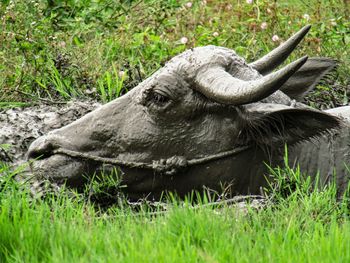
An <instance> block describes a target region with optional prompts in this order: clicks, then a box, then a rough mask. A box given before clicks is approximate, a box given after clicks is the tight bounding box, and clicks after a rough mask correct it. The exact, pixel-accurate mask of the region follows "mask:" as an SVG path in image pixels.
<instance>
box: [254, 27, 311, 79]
mask: <svg viewBox="0 0 350 263" xmlns="http://www.w3.org/2000/svg"><path fill="white" fill-rule="evenodd" d="M310 28H311V26H310V25H307V26H304V27H303V28H302V29H301V30H299V32H297V33H296V34H295V35H293V36H291V37H290V38H289V39H288V40H287V41H286V42H284V43H283V44H281V45H280V46H279V47H277V48H275V49H274V50H272V51H271V52H270V53H268V54H266V55H265V56H263V57H262V58H260V59H258V60H257V61H254V62H252V63H250V64H249V65H250V66H252V67H253V68H254V69H256V70H257V71H259V73H260V74H262V75H266V74H268V73H270V72H271V71H272V70H274V69H275V68H276V67H278V66H279V65H280V64H282V63H283V62H284V61H285V60H286V58H287V57H288V56H289V55H290V53H292V51H293V50H294V49H295V47H296V46H297V45H298V44H299V43H300V41H301V40H302V39H303V38H304V36H305V35H306V34H307V32H309V30H310Z"/></svg>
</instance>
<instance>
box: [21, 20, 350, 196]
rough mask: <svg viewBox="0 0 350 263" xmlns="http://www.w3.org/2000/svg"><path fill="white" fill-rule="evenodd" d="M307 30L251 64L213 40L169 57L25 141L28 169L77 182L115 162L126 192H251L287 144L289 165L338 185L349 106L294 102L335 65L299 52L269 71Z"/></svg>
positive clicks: (343, 179) (345, 158)
mask: <svg viewBox="0 0 350 263" xmlns="http://www.w3.org/2000/svg"><path fill="white" fill-rule="evenodd" d="M309 29H310V26H306V27H304V28H303V29H301V30H300V31H299V32H297V33H296V34H295V35H293V36H292V37H291V38H289V39H288V40H287V41H286V42H284V43H283V44H282V45H280V46H279V47H277V48H276V49H274V50H273V51H271V52H270V53H269V54H267V55H265V56H264V57H262V58H260V59H258V60H257V61H255V62H252V63H247V62H246V61H245V60H244V59H243V58H241V57H239V56H238V55H237V54H236V53H235V52H234V51H233V50H231V49H228V48H224V47H218V46H204V47H196V48H193V49H189V50H187V51H185V52H183V53H181V54H179V55H177V56H175V57H173V58H172V59H171V60H170V61H169V62H168V63H167V64H166V65H165V66H164V67H163V68H161V69H159V70H158V71H157V72H156V73H154V74H153V75H152V76H150V77H149V78H148V79H146V80H144V81H143V82H142V83H140V84H139V85H138V86H137V87H135V88H134V89H132V90H131V91H129V92H128V93H127V94H125V95H123V96H121V97H119V98H117V99H115V100H113V101H111V102H109V103H107V104H105V105H103V106H101V107H99V108H97V109H96V110H94V111H92V112H90V113H88V114H87V115H85V116H83V117H82V118H80V119H78V120H76V121H74V122H72V123H71V124H69V125H67V126H65V127H62V128H60V129H57V130H53V131H51V132H49V133H48V134H47V135H44V136H42V137H39V138H38V139H37V140H35V141H34V142H33V143H32V144H31V146H30V148H29V151H28V154H27V156H28V159H29V160H30V162H31V170H32V173H33V174H34V175H35V176H36V177H37V178H49V179H50V180H52V181H56V182H62V181H64V182H65V183H66V184H67V185H70V186H81V185H83V184H84V182H85V180H86V178H87V177H92V176H93V174H95V173H96V171H99V170H101V169H102V167H104V168H103V169H108V167H114V166H119V167H120V169H121V171H122V173H123V174H122V182H123V184H124V185H126V188H124V191H125V192H126V193H127V194H128V195H129V197H130V198H140V197H143V196H152V197H154V198H158V197H159V196H161V194H162V193H163V191H174V192H176V193H177V194H179V195H180V196H182V195H185V194H186V193H188V192H190V191H192V190H201V189H203V186H206V187H208V188H211V189H216V190H220V189H221V187H222V186H223V185H230V189H231V191H232V192H233V193H236V194H247V193H250V194H254V193H259V191H260V189H261V187H263V186H265V185H266V184H267V182H266V174H267V173H268V168H267V165H266V164H269V165H271V166H276V165H282V164H283V155H284V149H285V144H287V145H288V151H289V162H290V164H291V165H299V166H300V169H301V171H302V172H304V173H307V174H309V175H310V176H315V175H316V174H317V173H319V176H320V180H321V182H323V183H326V182H328V181H330V180H331V179H332V178H333V177H334V178H335V181H336V183H337V185H338V187H339V189H343V190H344V189H345V185H346V184H347V182H348V176H347V174H348V172H347V168H346V163H349V154H348V153H349V146H348V144H349V138H350V129H349V122H348V121H347V118H348V117H349V116H350V109H349V107H347V106H346V107H340V108H335V109H331V110H328V111H320V110H316V109H313V108H310V107H308V106H307V105H305V104H303V103H301V102H300V101H302V100H303V98H304V96H305V95H306V94H307V92H308V91H310V90H311V89H313V87H314V86H315V85H316V84H317V83H318V82H319V81H320V79H321V78H322V77H324V76H325V75H326V74H327V73H328V72H329V71H330V70H332V69H333V68H334V67H335V65H336V63H335V61H334V60H332V59H329V58H308V57H302V58H300V59H298V60H296V61H294V62H292V63H290V64H288V65H286V66H284V67H282V68H281V69H278V70H276V68H277V67H278V66H279V65H281V64H282V63H283V62H284V61H285V60H286V59H287V57H288V56H289V55H290V53H291V52H292V51H293V50H294V49H295V48H296V46H297V45H298V43H299V42H300V41H301V40H302V39H303V37H304V36H305V35H306V34H307V32H308V31H309ZM106 164H109V165H106Z"/></svg>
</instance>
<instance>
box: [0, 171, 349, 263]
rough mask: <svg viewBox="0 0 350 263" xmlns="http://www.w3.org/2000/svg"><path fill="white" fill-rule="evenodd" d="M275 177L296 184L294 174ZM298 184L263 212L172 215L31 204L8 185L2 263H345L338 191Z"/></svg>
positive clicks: (76, 203) (179, 209) (73, 202)
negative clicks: (287, 179)
mask: <svg viewBox="0 0 350 263" xmlns="http://www.w3.org/2000/svg"><path fill="white" fill-rule="evenodd" d="M276 171H277V172H276V173H277V174H279V175H281V174H283V173H285V172H288V173H289V174H287V176H289V177H288V178H289V179H292V181H293V180H294V179H297V180H299V179H298V178H299V177H298V176H299V175H298V173H291V170H289V169H287V170H276ZM280 178H281V177H280ZM285 178H287V177H284V179H285ZM293 178H294V179H293ZM284 179H283V178H282V180H284ZM279 180H280V183H281V179H279ZM289 181H290V180H289ZM299 182H300V181H297V184H296V185H295V184H294V186H293V188H294V190H293V191H290V192H289V194H288V195H287V196H283V197H282V196H279V195H275V198H274V204H273V205H269V206H267V207H266V208H264V209H262V210H256V209H248V210H247V211H245V212H244V211H242V210H240V209H239V208H237V207H227V206H226V207H225V206H224V207H221V208H215V207H210V206H202V207H200V208H197V209H193V208H191V206H190V205H189V203H188V202H185V203H179V202H177V201H169V202H170V203H172V205H173V206H172V208H171V209H170V210H169V211H168V212H166V213H159V214H156V215H155V214H154V213H150V212H149V211H147V208H146V209H143V210H141V212H135V211H134V210H132V209H130V207H127V206H114V207H110V208H109V209H107V210H103V211H101V210H99V209H97V208H96V206H94V205H93V204H91V203H90V202H83V201H81V199H79V198H69V197H67V195H66V194H64V193H63V194H59V195H57V194H56V195H55V196H54V195H52V196H48V197H46V198H45V199H43V200H36V201H34V200H32V199H31V198H30V195H29V193H28V192H27V191H25V190H23V189H22V190H20V189H21V186H20V185H19V184H18V183H15V182H14V181H13V180H11V179H10V177H9V176H7V177H3V178H2V181H1V184H0V186H1V190H0V261H1V262H39V261H40V262H198V261H199V262H348V261H349V260H350V250H349V249H348V246H349V244H350V219H349V217H348V208H347V206H346V202H345V201H343V202H338V201H337V200H336V191H335V188H334V186H329V187H327V188H326V189H324V190H323V191H319V190H314V189H313V190H311V188H310V184H309V182H308V181H307V180H306V181H303V183H302V184H299ZM294 183H295V180H294ZM277 185H280V184H277ZM22 188H23V187H22ZM287 188H288V187H284V191H283V193H284V194H285V193H286V192H285V189H287ZM274 191H276V189H275V190H274ZM203 203H205V202H203Z"/></svg>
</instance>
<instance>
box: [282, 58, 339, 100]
mask: <svg viewBox="0 0 350 263" xmlns="http://www.w3.org/2000/svg"><path fill="white" fill-rule="evenodd" d="M336 65H337V63H336V61H335V60H333V59H330V58H309V59H308V60H307V61H306V63H305V64H304V65H303V66H302V67H301V68H300V69H299V70H298V71H297V72H296V73H294V74H293V76H292V77H290V78H289V79H288V81H287V82H286V83H284V85H283V86H282V87H281V88H280V90H281V91H283V92H284V93H285V94H287V95H288V96H289V97H291V98H292V99H295V100H298V101H300V100H302V99H303V98H304V96H305V95H306V94H307V93H308V92H309V91H310V90H312V89H313V88H314V87H315V86H316V85H317V83H318V82H319V81H320V80H321V79H322V78H323V77H324V76H326V74H327V73H329V72H330V71H331V70H332V69H334V68H335V67H336Z"/></svg>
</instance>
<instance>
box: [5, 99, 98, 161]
mask: <svg viewBox="0 0 350 263" xmlns="http://www.w3.org/2000/svg"><path fill="white" fill-rule="evenodd" d="M98 106H99V103H97V102H92V101H86V102H82V101H70V102H68V103H66V104H54V105H46V104H41V105H36V106H32V107H26V108H13V109H1V110H0V124H1V126H0V161H3V162H11V163H18V162H21V161H23V160H25V155H26V152H27V150H28V147H29V145H30V144H31V143H32V142H33V141H34V140H35V139H36V138H38V137H40V136H42V135H43V134H46V133H48V132H49V131H51V130H54V129H58V128H60V127H62V126H65V125H67V124H69V123H71V122H72V121H74V120H76V119H78V118H80V117H81V116H83V115H85V114H86V113H88V112H90V111H92V110H93V109H95V108H97V107H98Z"/></svg>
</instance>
